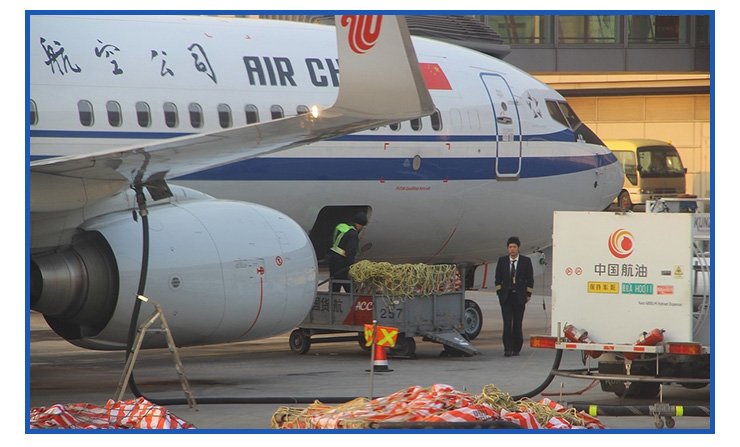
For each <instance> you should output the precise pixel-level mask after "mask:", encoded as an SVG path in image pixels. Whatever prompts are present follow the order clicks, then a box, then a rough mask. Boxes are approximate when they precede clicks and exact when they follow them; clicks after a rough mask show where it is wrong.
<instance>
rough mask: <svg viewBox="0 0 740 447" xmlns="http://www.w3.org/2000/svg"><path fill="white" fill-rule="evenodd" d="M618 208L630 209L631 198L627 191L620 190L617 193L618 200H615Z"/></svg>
mask: <svg viewBox="0 0 740 447" xmlns="http://www.w3.org/2000/svg"><path fill="white" fill-rule="evenodd" d="M617 204H618V205H619V207H620V208H624V209H626V210H631V209H632V199H631V198H630V193H628V192H627V191H622V192H620V193H619V201H618V202H617Z"/></svg>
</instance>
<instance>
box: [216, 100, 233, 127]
mask: <svg viewBox="0 0 740 447" xmlns="http://www.w3.org/2000/svg"><path fill="white" fill-rule="evenodd" d="M218 124H220V125H221V128H223V129H228V128H229V127H231V107H229V106H228V105H227V104H219V105H218Z"/></svg>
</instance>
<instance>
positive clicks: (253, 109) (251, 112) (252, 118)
mask: <svg viewBox="0 0 740 447" xmlns="http://www.w3.org/2000/svg"><path fill="white" fill-rule="evenodd" d="M244 113H246V114H247V124H254V123H258V122H259V120H260V113H259V111H258V110H257V106H255V105H252V104H247V106H246V107H244Z"/></svg>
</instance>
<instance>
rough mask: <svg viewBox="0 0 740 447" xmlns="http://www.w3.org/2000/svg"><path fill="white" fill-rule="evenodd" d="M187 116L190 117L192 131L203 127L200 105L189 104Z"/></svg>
mask: <svg viewBox="0 0 740 447" xmlns="http://www.w3.org/2000/svg"><path fill="white" fill-rule="evenodd" d="M188 114H189V115H190V125H191V126H193V128H194V129H200V128H201V127H203V108H202V107H201V106H200V104H196V103H194V102H191V103H190V105H189V106H188Z"/></svg>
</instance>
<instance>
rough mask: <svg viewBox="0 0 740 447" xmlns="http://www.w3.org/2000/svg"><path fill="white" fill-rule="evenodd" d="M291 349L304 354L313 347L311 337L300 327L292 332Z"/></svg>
mask: <svg viewBox="0 0 740 447" xmlns="http://www.w3.org/2000/svg"><path fill="white" fill-rule="evenodd" d="M288 342H289V344H290V350H291V351H293V352H295V353H296V354H298V355H303V354H305V353H307V352H308V350H309V349H311V337H310V336H309V335H308V334H306V333H304V332H303V331H302V330H300V329H296V330H294V331H293V332H291V333H290V339H289V341H288Z"/></svg>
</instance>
